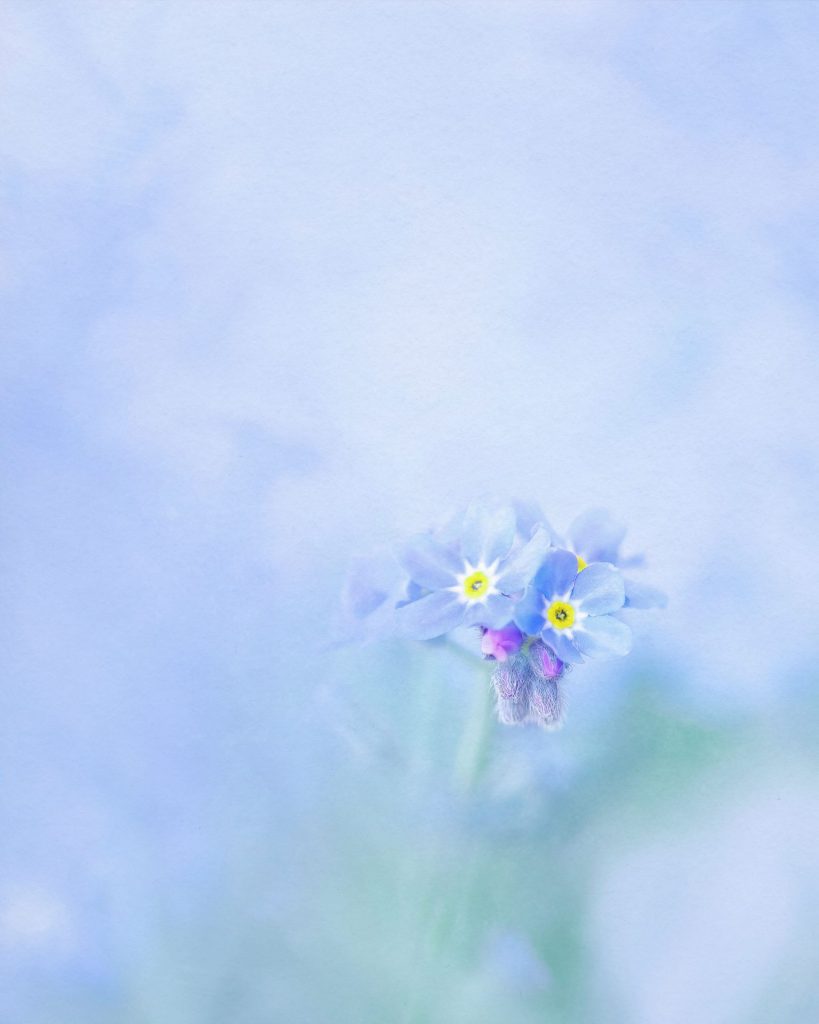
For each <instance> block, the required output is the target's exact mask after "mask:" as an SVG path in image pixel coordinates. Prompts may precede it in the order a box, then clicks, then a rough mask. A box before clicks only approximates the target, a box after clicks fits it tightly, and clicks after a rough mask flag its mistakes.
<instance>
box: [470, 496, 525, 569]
mask: <svg viewBox="0 0 819 1024" xmlns="http://www.w3.org/2000/svg"><path fill="white" fill-rule="evenodd" d="M514 539H515V513H514V512H513V511H512V509H511V508H498V509H488V508H486V507H485V506H483V505H470V506H469V508H468V509H467V510H466V515H465V516H464V521H463V532H462V533H461V554H462V555H463V556H464V558H468V559H469V561H470V562H472V564H473V565H474V564H476V563H477V562H480V561H483V562H485V563H486V564H487V565H491V564H492V562H494V561H495V559H496V558H505V557H506V555H507V554H508V553H509V549H510V548H511V547H512V541H513V540H514Z"/></svg>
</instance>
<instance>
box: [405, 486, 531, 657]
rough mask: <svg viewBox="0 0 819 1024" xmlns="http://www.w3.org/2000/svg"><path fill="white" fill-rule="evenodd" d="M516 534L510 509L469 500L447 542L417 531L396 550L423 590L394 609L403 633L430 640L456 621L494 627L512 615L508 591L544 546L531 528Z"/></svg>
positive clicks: (522, 581)
mask: <svg viewBox="0 0 819 1024" xmlns="http://www.w3.org/2000/svg"><path fill="white" fill-rule="evenodd" d="M515 539H516V517H515V513H514V511H513V509H511V508H508V507H504V508H499V509H488V508H485V507H483V506H479V505H472V506H470V508H469V509H467V511H466V513H465V515H464V517H463V519H462V520H461V523H460V528H459V530H458V534H457V536H456V537H454V538H453V539H452V541H451V543H444V542H443V541H442V540H440V539H438V538H436V537H434V536H432V535H431V534H428V533H425V534H419V535H418V536H417V537H414V538H413V539H412V540H410V541H409V542H408V543H406V544H405V545H404V546H403V547H402V548H400V549H399V551H398V552H397V557H398V561H399V562H400V564H401V565H402V566H403V568H404V569H405V570H406V572H407V574H408V575H409V577H410V579H411V580H412V581H413V582H414V583H416V584H418V586H420V587H423V588H424V591H425V593H424V595H423V596H422V597H420V598H419V599H418V600H416V601H411V602H410V603H408V604H405V605H403V606H402V607H400V608H397V609H396V612H395V616H396V623H397V625H398V628H399V631H400V632H402V633H403V634H404V635H405V636H410V637H414V638H415V639H417V640H431V639H432V638H433V637H436V636H441V635H442V634H443V633H448V632H449V631H450V630H451V629H455V628H456V627H457V626H462V625H465V626H477V625H480V626H485V627H488V628H492V629H497V628H499V627H500V626H505V625H506V624H507V623H509V622H510V621H511V620H512V617H513V614H514V600H513V595H517V594H519V593H520V592H521V591H522V590H523V589H524V588H525V587H526V585H527V584H528V583H529V581H530V580H531V578H532V576H533V574H534V572H535V570H536V569H537V567H538V565H540V563H541V562H542V561H543V556H544V555H545V553H546V551H547V550H548V548H549V544H550V536H549V534H548V533H547V532H546V531H545V530H542V529H536V530H535V531H534V533H533V535H532V536H531V537H530V538H529V539H528V540H527V541H526V542H523V541H522V540H518V543H515Z"/></svg>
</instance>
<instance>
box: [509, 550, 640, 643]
mask: <svg viewBox="0 0 819 1024" xmlns="http://www.w3.org/2000/svg"><path fill="white" fill-rule="evenodd" d="M624 601H625V586H624V584H623V577H622V576H621V575H620V572H619V571H618V570H617V569H616V568H615V567H614V566H613V565H611V564H610V563H607V562H592V563H591V564H590V565H587V566H586V567H585V568H583V569H582V570H580V568H579V565H578V560H577V556H576V554H575V553H574V552H573V551H564V550H556V551H550V552H549V554H548V555H547V556H546V558H545V559H544V562H543V565H542V566H541V567H540V569H539V570H538V571H537V573H536V574H535V577H534V579H533V580H532V583H531V585H530V586H529V587H528V588H527V590H526V593H525V594H524V595H523V597H522V598H521V600H520V601H519V602H518V604H517V607H516V608H515V623H516V625H517V626H518V627H519V628H520V629H522V630H523V632H524V633H528V634H529V635H531V636H534V635H537V634H540V636H541V637H542V639H543V641H544V642H545V643H547V644H548V645H549V646H550V647H551V648H552V650H553V651H554V652H555V653H556V654H557V656H558V657H559V658H561V659H562V660H563V661H567V662H573V663H577V662H582V661H583V660H584V658H607V657H615V656H617V655H621V654H628V652H629V650H630V648H631V630H630V629H629V627H628V626H627V625H626V624H625V623H624V622H621V621H620V620H619V619H617V618H615V617H614V615H612V614H611V613H612V612H616V611H618V610H619V609H620V608H622V607H623V603H624Z"/></svg>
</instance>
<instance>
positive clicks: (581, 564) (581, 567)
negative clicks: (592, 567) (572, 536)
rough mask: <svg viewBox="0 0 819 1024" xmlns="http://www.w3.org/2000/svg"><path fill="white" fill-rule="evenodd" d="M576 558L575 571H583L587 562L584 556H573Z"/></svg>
mask: <svg viewBox="0 0 819 1024" xmlns="http://www.w3.org/2000/svg"><path fill="white" fill-rule="evenodd" d="M574 557H575V558H576V559H577V571H578V572H583V570H584V569H585V568H586V566H587V565H588V564H589V563H588V562H587V561H586V559H585V558H581V557H580V555H575V556H574Z"/></svg>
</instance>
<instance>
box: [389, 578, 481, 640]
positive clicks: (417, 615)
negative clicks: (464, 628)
mask: <svg viewBox="0 0 819 1024" xmlns="http://www.w3.org/2000/svg"><path fill="white" fill-rule="evenodd" d="M463 618H464V607H463V605H462V604H461V603H460V602H459V601H458V599H457V597H455V595H454V594H450V593H449V592H448V591H446V590H439V591H438V592H437V593H436V594H427V596H426V597H422V598H421V599H420V600H419V601H412V602H411V603H410V604H405V605H403V606H402V607H401V608H398V609H396V612H395V623H396V626H397V628H398V631H399V632H400V633H401V635H402V636H406V637H412V638H413V639H415V640H432V639H433V637H436V636H441V635H442V634H443V633H448V632H449V631H450V630H451V629H455V627H456V626H460V624H461V623H462V622H463Z"/></svg>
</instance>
